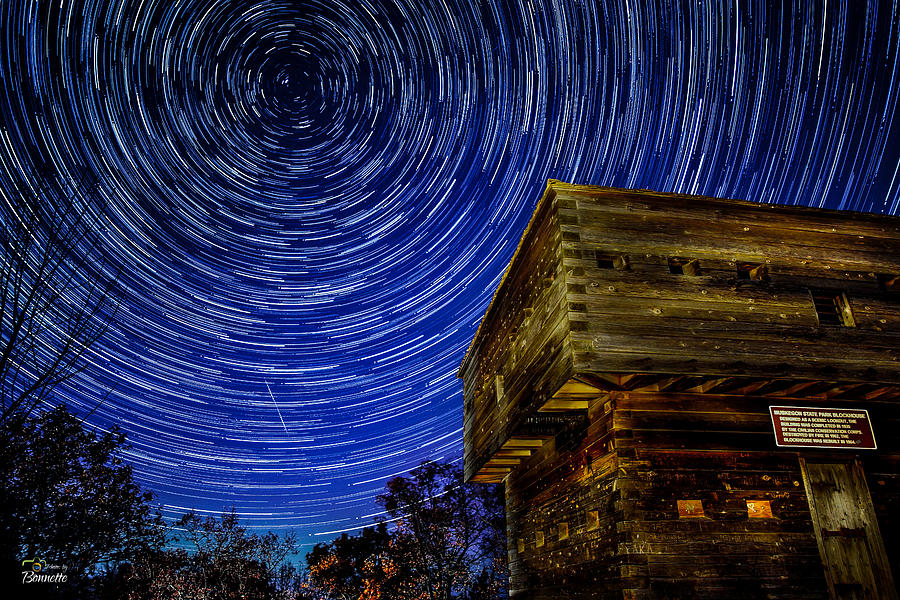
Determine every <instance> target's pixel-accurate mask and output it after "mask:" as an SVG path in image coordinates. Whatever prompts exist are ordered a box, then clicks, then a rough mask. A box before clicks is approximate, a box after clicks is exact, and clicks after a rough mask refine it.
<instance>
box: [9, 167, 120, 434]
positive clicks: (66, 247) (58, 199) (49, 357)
mask: <svg viewBox="0 0 900 600" xmlns="http://www.w3.org/2000/svg"><path fill="white" fill-rule="evenodd" d="M42 180H43V182H44V183H43V184H42V185H41V186H40V187H38V188H36V189H32V188H29V189H28V190H27V191H26V192H23V193H22V194H20V195H19V197H17V198H2V203H0V219H2V230H0V423H3V422H6V421H8V420H9V419H11V418H13V417H15V416H18V417H20V418H21V417H23V416H24V415H27V414H28V413H29V412H30V411H31V409H33V408H34V407H35V406H36V405H38V404H39V403H40V402H42V401H43V400H45V399H47V398H48V397H49V396H50V394H51V393H52V392H53V390H54V388H56V386H58V385H59V384H60V383H62V382H64V381H66V380H67V379H69V378H71V377H72V376H73V375H75V374H76V373H78V372H79V371H80V370H81V369H83V368H84V365H83V364H82V363H81V362H80V359H81V357H82V355H83V354H84V352H85V351H86V350H87V349H88V348H89V347H90V346H91V345H92V344H93V343H94V342H96V341H97V340H98V339H99V338H100V337H101V336H102V335H103V334H104V332H105V331H106V329H107V326H108V324H109V322H110V320H111V319H112V318H113V315H114V313H115V309H116V307H117V305H118V303H117V300H116V295H115V294H114V285H115V282H116V279H117V276H116V275H111V274H110V273H108V272H107V270H106V268H105V265H104V263H103V262H102V261H97V260H96V256H94V255H93V254H94V252H93V251H94V250H95V248H96V241H97V238H96V236H95V235H94V231H93V227H94V226H95V225H96V222H97V218H98V209H99V208H100V203H99V201H98V200H97V193H96V191H97V186H96V182H95V181H94V180H92V179H91V177H90V176H89V175H87V174H84V175H82V176H80V177H79V178H78V179H77V180H76V181H74V182H71V181H63V180H61V179H60V178H58V177H55V176H53V175H49V174H47V175H46V176H45V177H43V178H42Z"/></svg>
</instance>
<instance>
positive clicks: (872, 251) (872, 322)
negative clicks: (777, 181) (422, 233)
mask: <svg viewBox="0 0 900 600" xmlns="http://www.w3.org/2000/svg"><path fill="white" fill-rule="evenodd" d="M459 376H460V377H461V378H462V380H463V387H464V399H465V400H464V401H465V422H464V436H465V470H466V476H467V478H468V479H469V480H471V481H475V482H495V483H496V482H503V483H504V484H505V487H506V498H507V522H508V551H509V564H510V571H511V573H510V594H511V597H513V598H517V599H524V598H529V599H530V598H554V599H555V598H622V599H625V598H629V599H631V598H633V599H637V598H792V599H793V598H828V597H832V598H897V594H896V591H895V586H894V583H893V582H894V581H896V580H898V578H900V573H898V572H897V568H898V566H900V527H898V523H900V469H898V465H900V436H898V434H897V432H898V419H900V218H897V217H890V216H884V215H874V214H861V213H850V212H838V211H829V210H821V209H812V208H803V207H793V206H775V205H766V204H757V203H751V202H743V201H736V200H724V199H718V198H707V197H697V196H684V195H673V194H662V193H655V192H649V191H637V190H619V189H611V188H600V187H590V186H579V185H570V184H566V183H562V182H559V181H550V182H549V184H548V186H547V189H546V192H545V193H544V196H543V197H542V199H541V200H540V202H539V203H538V206H537V209H536V211H535V213H534V216H533V217H532V220H531V222H530V224H529V225H528V227H527V229H526V231H525V233H524V235H523V237H522V240H521V243H520V245H519V247H518V249H517V251H516V253H515V255H514V257H513V259H512V262H511V264H510V266H509V269H508V270H507V272H506V274H505V276H504V278H503V280H502V282H501V284H500V286H499V288H498V289H497V291H496V293H495V295H494V298H493V300H492V302H491V304H490V306H489V308H488V309H487V312H486V314H485V317H484V320H483V321H482V323H481V326H480V328H479V330H478V332H477V334H476V335H475V338H474V340H473V341H472V344H471V346H470V347H469V349H468V352H467V353H466V356H465V358H464V360H463V362H462V365H461V367H460V372H459ZM771 406H792V407H801V408H808V409H810V410H815V409H817V408H820V407H827V408H832V409H865V410H867V411H868V415H869V419H870V422H871V424H872V428H873V430H874V437H875V441H876V443H877V448H876V449H862V448H858V447H855V446H850V447H838V448H832V447H822V446H823V444H821V443H820V442H821V438H816V439H817V440H818V442H816V443H810V444H807V445H810V446H814V447H781V446H778V445H777V444H776V439H775V433H774V430H773V418H772V416H771V415H770V407H771ZM837 427H838V428H840V427H841V426H840V425H838V426H837ZM798 431H800V433H799V434H798V435H800V438H803V436H804V435H806V436H811V435H823V434H822V432H821V430H815V431H813V432H812V433H810V430H803V429H800V430H798ZM816 431H818V433H816ZM844 437H846V436H844ZM810 440H812V438H809V440H808V441H810ZM825 445H826V446H827V444H825ZM815 446H818V447H815Z"/></svg>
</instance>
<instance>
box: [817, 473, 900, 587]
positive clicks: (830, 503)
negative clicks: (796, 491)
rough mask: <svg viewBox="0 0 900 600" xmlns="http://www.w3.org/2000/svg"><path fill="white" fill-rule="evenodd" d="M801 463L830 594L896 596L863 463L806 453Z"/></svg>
mask: <svg viewBox="0 0 900 600" xmlns="http://www.w3.org/2000/svg"><path fill="white" fill-rule="evenodd" d="M800 466H801V468H802V470H803V483H804V485H805V486H806V497H807V499H808V500H809V510H810V513H811V515H812V521H813V528H814V529H815V533H816V541H817V542H818V544H819V554H820V555H821V556H822V563H823V565H824V566H825V578H826V579H827V580H828V588H829V590H830V592H831V597H832V598H835V599H840V600H876V599H877V600H880V599H887V600H897V590H896V588H895V587H894V581H893V578H892V577H891V570H890V566H889V564H888V560H887V555H886V553H885V550H884V543H883V541H882V539H881V533H880V531H879V530H878V521H877V520H876V518H875V510H874V508H873V506H872V498H871V496H870V495H869V488H868V486H867V485H866V479H865V477H864V476H863V470H862V466H861V465H860V463H859V462H858V461H847V462H829V463H824V462H813V459H803V458H801V459H800Z"/></svg>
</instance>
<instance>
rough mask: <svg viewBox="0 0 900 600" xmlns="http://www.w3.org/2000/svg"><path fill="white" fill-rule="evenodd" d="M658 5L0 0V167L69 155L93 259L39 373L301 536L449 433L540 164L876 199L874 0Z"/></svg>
mask: <svg viewBox="0 0 900 600" xmlns="http://www.w3.org/2000/svg"><path fill="white" fill-rule="evenodd" d="M673 4H676V3H670V2H664V1H658V2H650V1H622V0H611V1H609V2H601V1H600V0H597V1H596V2H594V1H584V0H565V1H562V0H546V1H545V0H528V1H525V0H505V1H503V2H492V1H489V0H488V1H483V2H479V1H476V0H436V1H431V0H352V1H349V0H292V1H287V0H265V1H262V0H256V1H254V0H228V1H226V0H162V1H159V0H134V1H132V0H52V1H50V0H36V1H32V0H2V2H0V28H2V29H0V33H2V38H0V40H2V45H0V93H2V99H0V193H2V195H3V197H5V198H9V197H12V196H15V195H16V194H20V193H25V194H26V195H27V194H28V193H29V192H28V190H30V189H32V188H34V187H36V186H38V185H39V183H40V181H41V178H42V177H45V176H46V175H47V174H48V173H53V174H55V175H56V176H58V177H59V178H61V179H62V180H63V181H70V180H74V179H76V178H77V176H78V173H80V172H81V171H82V170H85V169H86V170H87V171H88V172H89V173H91V174H93V175H94V176H96V178H97V179H98V180H99V187H98V189H97V195H98V197H99V198H100V200H101V201H102V202H101V205H102V210H101V211H100V212H99V213H98V214H97V219H96V229H95V237H96V239H97V245H96V247H94V248H93V249H91V250H90V252H91V258H92V260H94V261H95V264H97V265H102V266H103V268H105V269H106V270H107V272H110V273H112V272H117V271H121V275H120V278H119V287H120V288H121V306H120V307H119V310H118V313H117V314H116V316H115V319H114V322H113V324H112V326H111V328H110V330H109V332H108V334H107V335H106V337H105V338H104V339H103V340H102V341H101V342H100V343H98V344H97V345H95V346H94V347H93V348H91V350H90V351H89V352H88V353H87V354H86V360H87V361H88V362H89V364H88V366H87V368H86V370H85V371H84V372H83V373H81V374H80V375H78V376H77V377H76V378H75V379H73V380H71V381H69V382H68V383H67V384H66V386H65V387H64V388H62V389H59V390H58V393H57V398H56V399H57V401H65V402H66V403H67V404H68V405H69V406H70V407H71V408H72V409H73V410H74V411H75V412H78V413H80V414H86V413H88V412H89V411H90V410H91V409H92V408H94V407H95V406H96V404H97V403H98V402H99V401H100V400H101V399H102V398H103V397H104V396H106V395H107V393H108V392H110V390H112V392H111V393H109V397H108V398H107V399H106V401H105V402H104V403H103V404H102V405H101V406H100V407H99V408H98V409H97V410H96V411H95V412H94V413H93V414H91V415H90V417H89V419H88V423H89V424H90V425H91V426H93V427H98V428H107V427H110V426H112V425H113V424H118V425H119V426H120V427H121V428H122V429H123V430H124V431H125V432H126V433H127V434H128V437H129V440H130V442H131V444H132V448H131V450H130V451H129V453H128V457H129V458H130V460H131V461H132V462H133V464H134V468H135V474H136V477H137V479H138V480H139V482H140V483H141V484H142V485H144V486H145V487H146V488H147V489H149V490H152V491H153V492H155V493H156V494H157V495H158V501H159V502H160V503H161V504H162V506H163V510H164V513H165V514H166V515H167V516H169V517H175V516H178V515H179V514H180V513H182V512H184V511H185V510H187V509H190V508H196V509H199V510H200V511H212V512H218V511H221V510H222V508H223V507H226V506H228V507H230V506H231V505H234V506H235V507H236V510H237V511H238V513H240V514H241V515H242V517H243V520H244V521H245V522H246V523H248V524H250V525H252V526H254V527H261V528H275V529H286V528H294V529H295V530H296V531H297V532H298V534H299V538H300V541H301V542H302V543H304V544H312V543H315V542H319V541H327V540H330V539H332V538H333V537H335V535H336V533H337V532H339V531H343V530H352V529H356V528H358V527H360V526H362V525H367V524H371V523H372V522H373V520H374V519H375V518H376V517H375V516H374V515H375V513H377V512H378V508H377V505H376V503H375V495H376V494H378V493H380V492H381V491H382V489H383V487H384V484H385V481H386V480H387V479H388V478H390V477H392V476H394V475H397V474H403V473H405V472H406V471H408V470H409V469H411V468H412V467H414V466H416V465H417V464H419V462H421V461H422V460H423V459H428V458H430V459H444V458H446V459H455V458H459V457H460V456H461V453H462V386H461V384H460V382H459V381H458V380H457V379H456V371H457V368H458V366H459V363H460V361H461V359H462V357H463V354H464V352H465V349H466V347H467V345H468V344H469V342H470V340H471V339H472V336H473V335H474V333H475V330H476V328H477V326H478V324H479V322H480V320H481V317H482V315H483V313H484V310H485V308H486V306H487V303H488V302H489V300H490V298H491V295H492V293H493V290H494V289H495V287H496V286H497V284H498V282H499V279H500V276H501V275H502V273H503V271H504V269H505V268H506V265H507V263H508V261H509V259H510V257H511V256H512V253H513V250H514V249H515V247H516V244H517V242H518V239H519V237H520V235H521V233H522V231H523V229H524V227H525V224H526V223H527V221H528V219H529V218H530V216H531V213H532V210H533V209H534V207H535V204H536V203H537V200H538V198H539V197H540V195H541V193H542V191H543V189H544V187H545V185H546V181H547V179H548V178H556V179H561V180H564V181H568V182H573V183H590V184H599V185H609V186H617V187H629V188H648V189H653V190H659V191H667V192H681V193H691V194H705V195H713V196H724V197H731V198H742V199H747V200H755V201H760V202H780V203H787V204H803V205H809V206H821V207H828V208H838V209H847V210H862V211H873V212H881V213H892V214H900V175H898V166H900V122H898V120H896V119H895V117H897V114H898V111H897V104H898V98H900V92H898V89H897V82H900V72H898V71H900V42H898V35H900V9H898V7H897V5H896V3H895V4H891V3H890V2H877V3H876V2H870V3H869V4H866V3H865V2H863V1H861V0H860V1H854V2H849V3H846V2H828V3H825V4H824V5H818V4H819V3H812V2H806V1H805V0H804V1H799V2H737V3H726V2H719V1H713V0H710V1H709V2H696V1H692V2H682V3H677V4H678V6H677V7H676V6H672V5H673ZM813 4H817V5H816V6H812V5H813ZM848 4H849V5H851V6H852V8H848V6H847V5H848ZM84 251H85V252H87V251H88V250H87V249H84Z"/></svg>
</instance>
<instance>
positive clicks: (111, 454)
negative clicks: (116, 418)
mask: <svg viewBox="0 0 900 600" xmlns="http://www.w3.org/2000/svg"><path fill="white" fill-rule="evenodd" d="M124 444H125V436H124V434H122V433H121V432H119V431H118V430H115V429H113V430H112V431H108V432H106V433H103V434H102V435H97V434H95V433H93V432H91V431H88V430H87V429H85V427H84V425H83V424H82V423H81V422H80V421H79V420H78V419H77V418H76V417H75V416H73V415H72V414H71V413H69V412H68V411H67V410H66V409H65V408H64V407H56V408H55V409H53V410H50V411H47V412H43V413H41V414H39V415H38V416H28V417H24V418H22V419H16V420H12V421H8V422H6V423H3V424H2V425H0V472H2V478H3V485H2V486H0V562H2V566H3V569H2V571H3V573H4V580H5V581H6V585H7V586H11V585H13V584H15V583H17V582H18V581H21V579H22V574H21V571H22V569H21V565H22V561H23V560H26V559H41V560H43V561H45V562H46V563H48V564H51V565H64V566H65V567H66V570H65V573H66V576H67V579H68V581H67V585H64V586H39V587H42V588H46V590H47V591H48V594H49V592H50V591H58V592H59V594H60V595H61V596H63V597H70V598H72V597H78V596H79V594H78V592H79V590H80V589H82V588H83V587H84V586H86V585H89V583H90V577H91V576H92V575H93V574H95V573H97V572H102V571H103V570H104V569H106V568H108V567H109V566H111V565H115V564H118V563H121V562H123V561H128V560H131V559H132V558H133V557H134V556H137V555H138V554H142V553H146V552H148V551H151V550H154V549H158V548H159V547H160V546H161V545H162V543H163V542H164V540H165V532H164V528H163V521H162V518H161V517H160V516H159V514H158V513H156V512H154V511H153V509H152V507H151V505H150V501H151V499H152V496H151V494H150V493H149V492H144V491H143V490H141V488H140V487H139V486H138V485H137V484H136V483H135V482H134V480H133V478H132V472H131V467H130V466H129V465H127V464H126V463H124V462H123V460H122V457H121V452H122V450H123V448H124ZM28 589H29V590H31V591H35V589H36V588H34V586H31V587H30V588H28Z"/></svg>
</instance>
